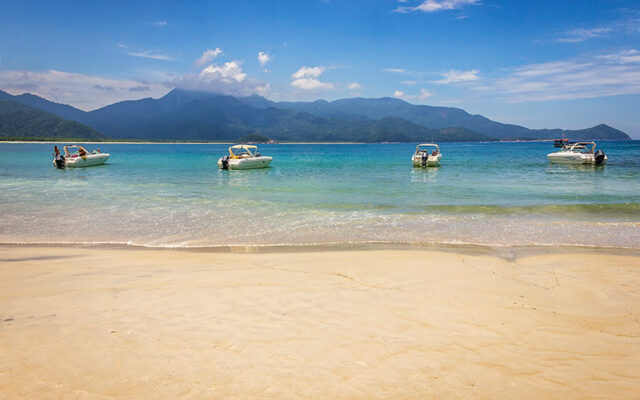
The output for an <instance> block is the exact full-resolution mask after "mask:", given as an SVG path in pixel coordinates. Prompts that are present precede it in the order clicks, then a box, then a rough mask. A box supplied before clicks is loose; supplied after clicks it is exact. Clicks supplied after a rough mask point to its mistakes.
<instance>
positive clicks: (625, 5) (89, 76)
mask: <svg viewBox="0 0 640 400" xmlns="http://www.w3.org/2000/svg"><path fill="white" fill-rule="evenodd" d="M176 87H178V88H184V89H197V90H207V91H213V92H220V93H226V94H231V95H237V96H246V95H251V94H259V95H262V96H264V97H267V98H269V99H271V100H274V101H298V100H303V101H312V100H316V99H326V100H335V99H340V98H345V97H398V98H401V99H404V100H406V101H408V102H410V103H414V104H426V105H433V106H447V107H459V108H462V109H465V110H466V111H468V112H470V113H472V114H482V115H484V116H486V117H488V118H491V119H494V120H497V121H500V122H504V123H514V124H519V125H523V126H526V127H529V128H563V129H580V128H586V127H590V126H593V125H596V124H600V123H606V124H608V125H611V126H613V127H615V128H618V129H621V130H623V131H625V132H626V133H628V134H630V135H631V136H632V137H634V138H636V139H640V0H636V1H622V0H598V1H595V0H580V1H577V0H536V1H532V0H526V1H525V0H509V1H507V0H500V1H499V0H378V1H376V0H353V1H349V0H291V1H255V0H254V1H244V0H235V1H187V2H185V1H149V2H145V1H131V0H129V1H55V2H52V1H30V0H20V1H15V0H11V1H9V0H0V89H1V90H4V91H7V92H9V93H12V94H20V93H25V92H29V93H34V94H36V95H39V96H42V97H45V98H47V99H49V100H52V101H55V102H59V103H65V104H70V105H72V106H75V107H78V108H80V109H83V110H92V109H96V108H99V107H103V106H105V105H108V104H111V103H114V102H117V101H122V100H133V99H140V98H145V97H154V98H157V97H161V96H163V95H164V94H166V93H167V92H168V91H170V90H171V89H173V88H176Z"/></svg>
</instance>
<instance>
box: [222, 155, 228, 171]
mask: <svg viewBox="0 0 640 400" xmlns="http://www.w3.org/2000/svg"><path fill="white" fill-rule="evenodd" d="M222 169H229V156H224V157H222Z"/></svg>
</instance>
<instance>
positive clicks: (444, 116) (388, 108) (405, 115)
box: [274, 97, 631, 140]
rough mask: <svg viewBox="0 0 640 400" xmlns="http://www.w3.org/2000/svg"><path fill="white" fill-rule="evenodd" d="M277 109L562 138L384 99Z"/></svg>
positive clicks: (589, 133) (602, 135)
mask: <svg viewBox="0 0 640 400" xmlns="http://www.w3.org/2000/svg"><path fill="white" fill-rule="evenodd" d="M274 105H275V106H276V107H280V108H286V109H290V110H296V111H301V112H307V113H310V114H313V115H316V116H320V117H332V118H340V117H344V116H356V115H357V116H363V117H367V118H373V119H381V118H385V117H396V118H402V119H405V120H408V121H411V122H413V123H415V124H418V125H420V126H424V127H427V128H431V129H442V128H449V127H462V128H466V129H468V130H470V131H473V132H478V133H481V134H484V135H487V136H490V137H492V138H496V139H530V140H534V139H555V138H558V137H561V135H562V132H563V131H562V130H561V129H528V128H525V127H523V126H519V125H512V124H503V123H500V122H496V121H492V120H490V119H488V118H486V117H483V116H482V115H472V114H469V113H468V112H466V111H465V110H462V109H460V108H455V107H434V106H425V105H415V104H410V103H407V102H406V101H404V100H401V99H396V98H390V97H383V98H380V99H365V98H352V99H341V100H335V101H331V102H328V101H325V100H316V101H313V102H279V103H274ZM565 136H567V137H568V138H570V139H571V140H580V139H614V140H630V139H631V138H630V137H629V136H628V135H627V134H625V133H624V132H622V131H619V130H617V129H614V128H611V127H609V126H607V125H598V126H595V127H593V128H588V129H582V130H578V131H565Z"/></svg>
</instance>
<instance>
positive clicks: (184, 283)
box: [0, 246, 640, 400]
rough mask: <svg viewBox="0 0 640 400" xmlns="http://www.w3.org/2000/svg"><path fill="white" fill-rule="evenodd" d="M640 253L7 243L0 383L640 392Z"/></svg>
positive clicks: (367, 392)
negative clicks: (220, 249) (264, 249)
mask: <svg viewBox="0 0 640 400" xmlns="http://www.w3.org/2000/svg"><path fill="white" fill-rule="evenodd" d="M639 316H640V257H638V256H637V255H634V254H631V253H629V254H626V255H625V254H619V255H615V254H612V253H611V252H605V251H600V250H576V249H573V250H572V249H569V250H563V251H555V252H553V251H552V252H549V250H541V249H533V250H531V249H530V250H529V251H527V252H521V253H515V256H513V257H506V258H504V257H499V256H498V254H496V253H494V252H491V251H488V250H476V251H449V250H446V249H445V250H442V249H441V250H436V249H396V250H388V249H387V250H384V249H382V250H367V249H361V250H350V251H303V252H261V253H237V252H230V253H223V252H217V253H216V252H193V251H179V250H145V249H105V248H101V249H99V248H73V247H58V248H53V247H28V246H0V398H1V399H20V398H24V399H60V398H65V399H66V398H71V399H182V398H193V399H326V398H338V399H381V398H386V399H427V398H434V399H448V398H474V399H475V398H491V399H514V398H517V399H519V400H520V399H541V398H557V399H570V398H575V399H587V398H615V399H632V398H635V399H638V398H640V367H639V366H640V319H639Z"/></svg>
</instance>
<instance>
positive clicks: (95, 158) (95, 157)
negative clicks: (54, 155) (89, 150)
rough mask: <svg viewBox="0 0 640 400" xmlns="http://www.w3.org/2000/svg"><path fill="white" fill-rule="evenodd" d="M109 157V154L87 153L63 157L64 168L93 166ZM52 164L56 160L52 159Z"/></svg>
mask: <svg viewBox="0 0 640 400" xmlns="http://www.w3.org/2000/svg"><path fill="white" fill-rule="evenodd" d="M108 159H109V154H107V153H100V154H89V155H87V156H85V157H80V156H78V157H65V167H66V168H84V167H93V166H96V165H102V164H104V163H106V162H107V160H108ZM53 165H56V160H55V159H54V160H53Z"/></svg>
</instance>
